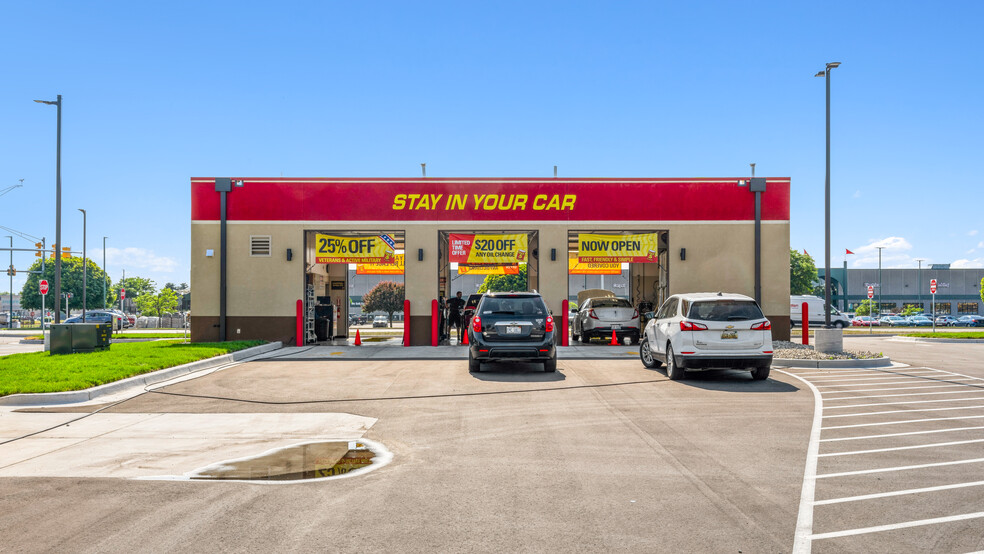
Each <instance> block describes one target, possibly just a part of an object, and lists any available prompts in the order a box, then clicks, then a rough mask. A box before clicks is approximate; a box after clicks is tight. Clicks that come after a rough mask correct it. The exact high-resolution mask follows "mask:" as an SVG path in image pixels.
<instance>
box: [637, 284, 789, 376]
mask: <svg viewBox="0 0 984 554" xmlns="http://www.w3.org/2000/svg"><path fill="white" fill-rule="evenodd" d="M639 357H640V358H641V359H642V364H643V365H644V366H646V367H647V368H655V367H659V366H661V365H663V364H664V363H665V364H666V376H667V377H669V378H670V379H671V380H677V379H683V378H684V377H685V376H686V371H687V370H698V369H713V368H731V369H750V370H751V372H752V378H753V379H755V380H757V381H759V380H763V379H766V378H768V377H769V372H770V369H771V367H772V323H771V322H770V321H769V320H768V319H766V317H765V316H764V315H763V314H762V309H761V308H760V307H759V305H758V304H757V303H756V302H755V300H754V299H753V298H750V297H748V296H745V295H743V294H731V293H723V292H718V293H711V292H702V293H689V294H677V295H674V296H671V297H669V298H668V299H666V301H665V302H663V305H662V306H660V308H659V310H658V311H657V312H656V313H655V314H654V316H653V318H651V319H650V321H649V323H648V324H646V329H645V333H644V335H643V339H642V344H641V345H640V347H639Z"/></svg>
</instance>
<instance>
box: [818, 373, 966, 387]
mask: <svg viewBox="0 0 984 554" xmlns="http://www.w3.org/2000/svg"><path fill="white" fill-rule="evenodd" d="M946 375H947V374H946V373H940V372H938V371H933V372H930V373H926V374H914V373H904V374H903V373H897V374H893V375H885V374H882V375H879V376H877V377H872V376H871V374H868V375H866V376H864V377H861V376H857V377H850V378H848V379H842V378H840V377H833V378H829V379H826V378H825V379H811V380H810V382H811V383H813V384H814V385H818V386H819V385H820V384H821V383H823V384H827V383H855V382H859V381H880V380H882V379H901V378H902V377H912V378H913V379H927V378H930V377H945V376H946Z"/></svg>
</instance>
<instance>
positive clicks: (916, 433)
mask: <svg viewBox="0 0 984 554" xmlns="http://www.w3.org/2000/svg"><path fill="white" fill-rule="evenodd" d="M982 429H984V427H954V428H952V429H930V430H927V431H909V432H907V433H885V434H883V435H866V436H863V437H838V438H836V439H820V442H839V441H863V440H872V439H884V438H887V437H904V436H907V435H932V434H934V433H952V432H954V431H977V430H982Z"/></svg>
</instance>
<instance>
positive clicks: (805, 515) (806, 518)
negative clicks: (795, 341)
mask: <svg viewBox="0 0 984 554" xmlns="http://www.w3.org/2000/svg"><path fill="white" fill-rule="evenodd" d="M776 371H778V372H779V373H785V374H786V375H789V376H790V377H793V378H795V379H799V380H800V381H802V382H804V383H806V386H808V387H810V390H811V391H813V426H812V428H811V429H810V443H809V446H808V447H807V450H806V467H805V468H804V470H803V487H802V489H801V490H800V505H799V512H798V513H797V515H796V534H795V536H794V537H793V553H794V554H809V552H810V550H811V544H812V543H811V542H810V537H811V535H812V534H813V499H814V496H815V494H816V489H817V455H818V454H819V453H820V425H821V422H822V416H823V397H822V396H820V391H819V390H817V388H816V387H815V386H813V384H812V383H810V382H809V381H807V380H806V379H803V378H801V377H797V376H796V375H794V374H792V373H788V372H786V371H782V370H781V369H777V370H776Z"/></svg>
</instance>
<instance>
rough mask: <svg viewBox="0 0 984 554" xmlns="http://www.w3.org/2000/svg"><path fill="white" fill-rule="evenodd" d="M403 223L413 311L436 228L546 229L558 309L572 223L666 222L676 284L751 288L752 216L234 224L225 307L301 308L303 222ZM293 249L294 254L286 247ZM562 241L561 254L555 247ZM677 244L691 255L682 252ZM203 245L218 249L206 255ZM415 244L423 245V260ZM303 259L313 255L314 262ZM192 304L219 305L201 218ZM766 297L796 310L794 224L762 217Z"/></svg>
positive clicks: (784, 309)
mask: <svg viewBox="0 0 984 554" xmlns="http://www.w3.org/2000/svg"><path fill="white" fill-rule="evenodd" d="M401 229H402V230H404V231H405V240H406V275H405V283H406V286H407V298H408V299H409V300H410V301H411V305H412V308H411V309H412V312H413V314H414V315H418V316H419V315H426V314H429V313H430V302H431V300H432V299H434V298H436V297H437V292H438V284H437V282H438V279H437V274H438V259H437V244H438V231H461V232H469V231H483V230H495V231H503V230H505V231H539V251H540V256H539V291H540V292H541V293H542V294H543V295H544V298H545V299H546V300H547V302H548V305H549V307H550V309H551V310H553V311H554V313H555V314H559V313H560V312H561V309H562V308H561V303H562V301H563V300H564V299H565V298H567V294H568V292H567V283H568V276H567V259H566V258H567V240H568V238H567V237H568V232H569V231H577V230H581V231H589V230H590V231H599V232H603V231H606V230H607V231H613V232H620V231H625V230H628V231H658V230H667V231H669V256H668V265H669V293H670V294H675V293H680V292H696V291H718V290H721V291H727V292H738V293H742V294H747V295H749V296H753V295H754V276H755V274H754V267H753V262H754V253H755V250H754V224H753V223H751V222H738V223H734V222H726V223H669V224H661V223H660V222H652V223H651V224H650V225H647V226H645V227H642V226H640V225H636V224H633V225H632V226H631V229H625V228H623V227H622V226H619V225H618V224H608V225H601V224H590V223H585V224H570V223H568V222H557V223H546V222H538V223H507V222H495V223H474V222H459V223H449V224H448V223H442V224H437V223H425V224H401V223H393V222H387V223H386V224H385V225H379V224H358V225H346V226H344V227H342V228H340V226H339V224H337V223H332V222H311V223H303V224H301V223H276V222H273V223H256V222H250V223H239V222H230V223H229V224H228V248H229V255H228V284H227V286H228V293H227V302H228V304H227V310H228V315H229V316H230V317H233V316H290V317H292V316H294V314H295V303H296V301H297V300H298V299H301V298H303V294H304V282H305V264H306V263H313V253H312V252H311V250H310V249H309V250H308V252H307V255H305V250H304V249H305V245H304V234H305V231H315V230H317V231H343V230H348V231H360V230H361V231H373V232H381V231H399V230H401ZM250 235H270V236H271V245H272V255H271V256H270V257H251V256H250V255H249V237H250ZM288 248H291V249H292V250H293V254H294V256H293V261H290V262H288V261H287V259H286V250H287V249H288ZM552 248H556V249H557V260H556V261H551V260H550V250H551V249H552ZM680 248H686V249H687V259H686V260H680ZM206 249H212V250H214V256H212V257H206V255H205V251H206ZM418 249H423V250H424V259H423V261H418V259H417V253H418ZM306 260H312V262H307V261H306ZM191 286H192V289H193V290H194V291H195V293H194V294H193V295H192V313H193V314H194V315H197V316H217V315H218V314H219V224H218V223H217V222H194V223H192V228H191ZM762 303H763V309H764V311H765V313H766V314H767V315H771V316H781V315H788V313H789V224H788V223H786V222H783V223H772V222H765V223H763V224H762Z"/></svg>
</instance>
